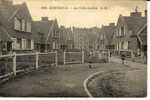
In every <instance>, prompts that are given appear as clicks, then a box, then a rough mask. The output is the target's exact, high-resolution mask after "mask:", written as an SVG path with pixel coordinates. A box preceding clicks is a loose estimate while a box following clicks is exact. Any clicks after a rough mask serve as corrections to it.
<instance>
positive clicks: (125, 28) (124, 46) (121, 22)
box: [114, 9, 147, 56]
mask: <svg viewBox="0 0 150 100" xmlns="http://www.w3.org/2000/svg"><path fill="white" fill-rule="evenodd" d="M145 24H147V14H146V13H145V16H142V13H141V12H138V11H137V9H136V10H135V12H131V13H130V16H122V15H120V16H119V18H118V22H117V28H116V33H115V34H114V43H115V49H116V50H117V51H118V52H121V51H131V52H133V54H134V56H138V55H140V40H139V38H138V30H140V29H141V28H142V27H143V26H144V25H145ZM139 34H140V32H139ZM145 34H147V32H145Z"/></svg>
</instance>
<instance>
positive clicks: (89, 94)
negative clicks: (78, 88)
mask: <svg viewBox="0 0 150 100" xmlns="http://www.w3.org/2000/svg"><path fill="white" fill-rule="evenodd" d="M101 73H104V71H101V72H96V73H94V74H92V75H90V76H89V77H88V78H87V79H85V80H84V82H83V87H84V91H85V92H86V94H87V95H88V96H89V97H94V96H93V95H92V94H91V93H90V91H89V89H88V86H87V85H88V83H89V82H90V81H91V80H92V79H93V78H95V77H96V76H98V75H99V74H101Z"/></svg>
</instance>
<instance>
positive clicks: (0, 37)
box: [0, 25, 12, 41]
mask: <svg viewBox="0 0 150 100" xmlns="http://www.w3.org/2000/svg"><path fill="white" fill-rule="evenodd" d="M0 41H12V40H11V38H10V36H9V34H8V33H7V30H6V29H5V28H4V27H2V26H1V25H0Z"/></svg>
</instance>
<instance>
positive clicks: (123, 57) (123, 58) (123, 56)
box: [121, 54, 125, 64]
mask: <svg viewBox="0 0 150 100" xmlns="http://www.w3.org/2000/svg"><path fill="white" fill-rule="evenodd" d="M121 60H122V64H124V63H125V55H124V54H121Z"/></svg>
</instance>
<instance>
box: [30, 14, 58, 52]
mask: <svg viewBox="0 0 150 100" xmlns="http://www.w3.org/2000/svg"><path fill="white" fill-rule="evenodd" d="M33 31H34V40H35V50H38V51H41V52H44V51H51V50H55V49H59V48H60V44H59V26H58V23H57V20H56V19H55V20H49V19H48V17H42V18H41V20H40V21H34V22H33Z"/></svg>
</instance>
